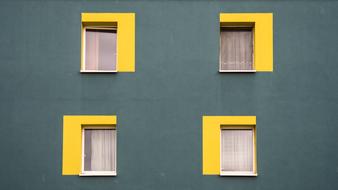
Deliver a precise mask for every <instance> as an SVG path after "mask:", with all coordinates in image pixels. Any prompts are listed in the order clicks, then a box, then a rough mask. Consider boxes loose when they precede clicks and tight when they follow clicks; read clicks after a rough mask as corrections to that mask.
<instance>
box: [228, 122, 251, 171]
mask: <svg viewBox="0 0 338 190" xmlns="http://www.w3.org/2000/svg"><path fill="white" fill-rule="evenodd" d="M254 152H255V151H254V128H253V126H234V127H230V126H224V127H222V128H221V175H222V176H223V175H224V176H225V175H253V174H254V157H255V155H254Z"/></svg>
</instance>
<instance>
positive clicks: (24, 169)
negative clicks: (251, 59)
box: [0, 0, 338, 190]
mask: <svg viewBox="0 0 338 190" xmlns="http://www.w3.org/2000/svg"><path fill="white" fill-rule="evenodd" d="M337 9H338V2H337V1H314V0H313V1H274V2H270V1H263V0H258V1H249V0H248V1H245V0H238V1H235V0H233V1H202V0H195V1H193V0H191V1H190V0H186V1H173V0H171V1H155V0H149V1H147V0H140V1H131V0H126V1H108V0H107V1H104V0H97V1H80V0H73V1H56V0H55V1H42V0H41V1H33V0H28V1H1V2H0V19H1V20H0V24H1V29H0V129H1V132H0V151H1V153H0V168H1V169H0V189H10V190H11V189H15V190H16V189H23V190H25V189H27V190H28V189H29V190H31V189H34V190H46V189H48V190H49V189H50V190H59V189H62V190H64V189H70V190H77V189H120V190H138V189H139V190H149V189H163V190H167V189H168V190H169V189H175V190H176V189H191V190H204V189H236V190H240V189H243V190H244V189H259V190H265V189H266V190H268V189H274V190H279V189H283V190H284V189H298V190H299V189H304V190H305V189H328V190H330V189H338V180H337V179H338V153H337V150H338V115H337V113H338V89H337V83H338V75H337V73H338V61H337V52H338V45H337V44H338V37H337V30H338V22H337V18H338V12H337ZM81 12H135V13H136V72H135V73H118V74H80V73H79V70H80V30H81V28H80V25H81V19H80V13H81ZM220 12H273V13H274V72H272V73H255V74H238V73H237V74H220V73H218V48H219V13H220ZM66 114H112V115H115V114H116V115H117V116H118V163H117V168H118V176H117V177H79V176H62V175H61V165H62V163H61V158H62V155H61V153H62V116H63V115H66ZM202 115H256V116H257V143H258V147H257V150H258V174H259V176H258V177H219V176H203V175H202V142H201V139H202V134H201V133H202V128H201V126H202Z"/></svg>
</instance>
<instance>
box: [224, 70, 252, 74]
mask: <svg viewBox="0 0 338 190" xmlns="http://www.w3.org/2000/svg"><path fill="white" fill-rule="evenodd" d="M219 72H220V73H255V72H256V70H219Z"/></svg>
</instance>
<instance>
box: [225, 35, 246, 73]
mask: <svg viewBox="0 0 338 190" xmlns="http://www.w3.org/2000/svg"><path fill="white" fill-rule="evenodd" d="M252 49H253V48H252V30H249V29H243V30H240V29H232V30H226V29H223V30H221V49H220V54H221V55H220V62H221V63H220V67H221V70H252V69H253V63H252V51H253V50H252Z"/></svg>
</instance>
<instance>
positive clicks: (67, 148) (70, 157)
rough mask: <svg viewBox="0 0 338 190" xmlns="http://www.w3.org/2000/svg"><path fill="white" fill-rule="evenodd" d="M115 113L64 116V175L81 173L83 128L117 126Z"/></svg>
mask: <svg viewBox="0 0 338 190" xmlns="http://www.w3.org/2000/svg"><path fill="white" fill-rule="evenodd" d="M116 123H117V117H116V116H115V115H65V116H63V144H62V175H79V174H80V173H81V169H82V163H81V162H82V128H83V127H85V126H88V125H91V126H98V128H100V126H107V125H111V126H113V127H115V128H116Z"/></svg>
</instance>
